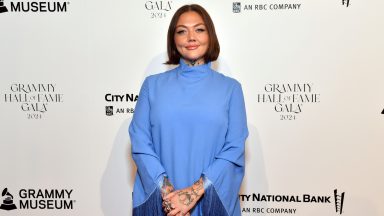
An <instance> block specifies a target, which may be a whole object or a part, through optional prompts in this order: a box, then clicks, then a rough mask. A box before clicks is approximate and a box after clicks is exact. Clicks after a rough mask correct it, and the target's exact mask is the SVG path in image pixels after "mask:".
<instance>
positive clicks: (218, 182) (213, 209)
mask: <svg viewBox="0 0 384 216" xmlns="http://www.w3.org/2000/svg"><path fill="white" fill-rule="evenodd" d="M247 137H248V127H247V120H246V111H245V104H244V96H243V92H242V88H241V84H240V83H239V82H237V81H236V82H235V85H234V87H233V89H232V93H231V96H230V99H229V109H228V129H227V132H226V135H225V143H224V145H223V147H222V149H221V150H220V152H219V153H218V154H217V155H216V156H215V159H214V161H213V163H211V164H210V165H209V167H208V168H207V169H205V170H204V171H203V174H202V176H203V180H204V187H205V194H204V198H203V199H202V205H203V212H204V214H203V215H218V213H219V214H220V215H230V216H233V215H236V216H237V215H241V212H240V203H239V198H238V193H239V190H240V186H241V182H242V180H243V177H244V145H245V140H246V138H247ZM223 208H224V209H223Z"/></svg>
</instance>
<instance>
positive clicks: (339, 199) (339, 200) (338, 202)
mask: <svg viewBox="0 0 384 216" xmlns="http://www.w3.org/2000/svg"><path fill="white" fill-rule="evenodd" d="M333 192H334V197H335V208H336V213H340V214H342V213H343V204H344V192H343V193H341V195H339V194H337V189H335V190H334V191H333Z"/></svg>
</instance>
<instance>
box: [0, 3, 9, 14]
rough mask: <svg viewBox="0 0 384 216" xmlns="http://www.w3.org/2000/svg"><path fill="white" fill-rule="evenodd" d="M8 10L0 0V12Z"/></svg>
mask: <svg viewBox="0 0 384 216" xmlns="http://www.w3.org/2000/svg"><path fill="white" fill-rule="evenodd" d="M4 12H8V9H7V7H5V5H4V0H0V13H4Z"/></svg>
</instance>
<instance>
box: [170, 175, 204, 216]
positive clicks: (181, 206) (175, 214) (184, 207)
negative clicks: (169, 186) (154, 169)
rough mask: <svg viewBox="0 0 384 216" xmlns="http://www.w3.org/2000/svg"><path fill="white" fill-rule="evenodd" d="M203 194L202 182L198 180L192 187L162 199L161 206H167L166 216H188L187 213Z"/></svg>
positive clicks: (174, 192)
mask: <svg viewBox="0 0 384 216" xmlns="http://www.w3.org/2000/svg"><path fill="white" fill-rule="evenodd" d="M203 194H204V185H203V180H202V179H201V178H200V179H199V180H198V181H197V182H195V183H194V184H193V185H192V186H190V187H187V188H184V189H182V190H177V191H173V192H171V193H170V194H168V195H167V196H165V197H164V202H163V206H164V205H165V206H169V207H168V208H167V209H168V210H169V209H171V210H170V211H168V212H167V211H166V212H167V213H168V214H167V216H179V215H181V216H184V215H189V211H190V210H191V209H192V208H193V207H194V206H195V205H196V203H197V201H199V199H200V198H201V197H202V196H203Z"/></svg>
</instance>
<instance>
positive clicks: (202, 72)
mask: <svg viewBox="0 0 384 216" xmlns="http://www.w3.org/2000/svg"><path fill="white" fill-rule="evenodd" d="M178 69H179V71H180V74H181V75H182V76H185V77H196V78H199V77H204V76H207V75H208V74H209V73H210V72H211V62H207V63H205V64H202V65H196V66H189V65H187V63H185V60H184V59H182V58H180V61H179V67H178Z"/></svg>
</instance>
